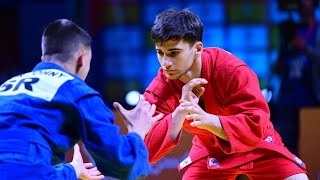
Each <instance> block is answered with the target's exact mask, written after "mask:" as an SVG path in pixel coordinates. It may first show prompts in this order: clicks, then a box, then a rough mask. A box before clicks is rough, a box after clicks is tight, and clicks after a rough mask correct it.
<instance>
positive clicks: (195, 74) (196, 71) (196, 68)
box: [179, 56, 202, 84]
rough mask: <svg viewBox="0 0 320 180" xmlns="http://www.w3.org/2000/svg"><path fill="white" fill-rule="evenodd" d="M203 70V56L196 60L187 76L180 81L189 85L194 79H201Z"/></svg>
mask: <svg viewBox="0 0 320 180" xmlns="http://www.w3.org/2000/svg"><path fill="white" fill-rule="evenodd" d="M201 68H202V61H201V56H199V57H197V58H196V60H195V61H194V62H193V64H192V66H191V67H190V69H189V70H187V72H186V73H185V74H183V75H182V76H181V77H180V78H179V80H180V81H181V82H183V83H184V84H187V83H188V82H189V81H191V80H192V79H194V78H200V77H201Z"/></svg>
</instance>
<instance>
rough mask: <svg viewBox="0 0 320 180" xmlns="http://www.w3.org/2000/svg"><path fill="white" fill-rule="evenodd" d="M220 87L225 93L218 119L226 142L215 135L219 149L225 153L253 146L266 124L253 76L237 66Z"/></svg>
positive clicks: (265, 112)
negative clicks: (225, 136)
mask: <svg viewBox="0 0 320 180" xmlns="http://www.w3.org/2000/svg"><path fill="white" fill-rule="evenodd" d="M222 88H223V91H224V92H225V94H224V97H223V99H224V101H223V110H222V115H220V116H219V119H220V121H221V124H222V126H223V128H224V130H225V132H226V134H227V136H228V138H229V142H227V141H224V140H222V139H219V138H218V139H219V140H218V141H219V145H220V147H221V149H222V150H223V151H224V152H225V153H235V152H246V151H250V150H252V149H254V148H256V147H257V146H258V145H259V143H260V141H261V140H262V138H263V133H264V130H265V128H266V127H267V125H268V123H270V120H269V118H270V112H269V108H268V104H267V102H266V100H265V98H264V96H263V95H262V92H261V90H260V86H259V82H258V78H257V76H256V75H255V73H254V72H253V71H252V70H251V69H250V68H248V67H247V66H245V65H243V66H239V67H237V68H235V70H234V71H233V72H232V73H231V75H230V77H229V78H228V81H227V83H226V84H225V87H222Z"/></svg>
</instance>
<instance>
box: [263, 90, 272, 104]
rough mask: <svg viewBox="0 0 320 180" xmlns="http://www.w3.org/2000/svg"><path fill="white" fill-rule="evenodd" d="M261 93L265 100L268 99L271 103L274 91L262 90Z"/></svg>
mask: <svg viewBox="0 0 320 180" xmlns="http://www.w3.org/2000/svg"><path fill="white" fill-rule="evenodd" d="M261 92H262V94H263V96H264V98H265V99H266V101H267V102H268V103H269V102H270V100H271V98H272V91H271V90H268V89H262V90H261Z"/></svg>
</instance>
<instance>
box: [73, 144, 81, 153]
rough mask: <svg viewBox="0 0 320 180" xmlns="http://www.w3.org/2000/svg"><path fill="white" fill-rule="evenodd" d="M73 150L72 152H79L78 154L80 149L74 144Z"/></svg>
mask: <svg viewBox="0 0 320 180" xmlns="http://www.w3.org/2000/svg"><path fill="white" fill-rule="evenodd" d="M73 149H74V152H76V151H79V152H80V147H79V145H78V144H75V145H74V147H73Z"/></svg>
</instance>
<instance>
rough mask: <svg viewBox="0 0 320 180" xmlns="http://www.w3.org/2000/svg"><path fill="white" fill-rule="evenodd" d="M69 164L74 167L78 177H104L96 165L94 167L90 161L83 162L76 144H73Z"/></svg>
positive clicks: (89, 179)
mask: <svg viewBox="0 0 320 180" xmlns="http://www.w3.org/2000/svg"><path fill="white" fill-rule="evenodd" d="M70 164H71V165H72V166H73V168H74V169H75V171H76V174H77V177H78V178H79V179H83V180H100V179H103V178H104V176H103V175H102V174H101V172H100V171H99V170H98V169H97V167H94V165H93V164H92V163H84V162H83V159H82V156H81V153H80V148H79V145H78V144H76V145H75V146H74V153H73V159H72V162H70Z"/></svg>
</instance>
